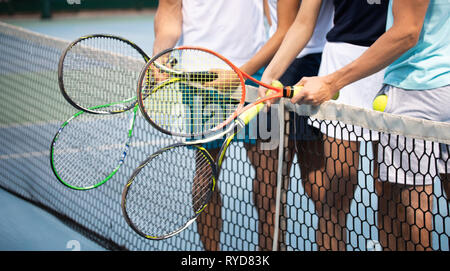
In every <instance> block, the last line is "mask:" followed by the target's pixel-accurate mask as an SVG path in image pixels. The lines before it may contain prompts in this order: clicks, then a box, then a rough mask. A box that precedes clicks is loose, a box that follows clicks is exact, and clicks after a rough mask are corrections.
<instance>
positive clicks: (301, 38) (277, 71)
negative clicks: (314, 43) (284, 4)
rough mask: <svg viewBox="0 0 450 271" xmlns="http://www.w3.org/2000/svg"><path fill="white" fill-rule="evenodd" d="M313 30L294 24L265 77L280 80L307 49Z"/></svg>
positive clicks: (268, 67) (303, 25)
mask: <svg viewBox="0 0 450 271" xmlns="http://www.w3.org/2000/svg"><path fill="white" fill-rule="evenodd" d="M313 29H314V28H311V27H308V26H307V25H305V24H293V25H292V27H291V28H290V29H289V31H288V32H287V34H286V36H285V37H284V39H283V42H282V44H281V45H280V48H279V49H278V51H277V52H276V54H275V55H274V57H273V58H272V61H271V62H270V64H269V65H268V66H267V68H266V70H265V72H264V75H265V76H267V77H271V78H275V79H278V78H280V77H281V76H282V75H283V73H284V72H285V71H286V70H287V68H288V67H289V65H290V64H291V63H292V61H294V60H295V58H296V57H297V56H298V54H299V53H300V52H301V51H302V50H303V49H304V48H305V47H306V45H307V44H308V41H309V39H310V38H311V36H312V32H313Z"/></svg>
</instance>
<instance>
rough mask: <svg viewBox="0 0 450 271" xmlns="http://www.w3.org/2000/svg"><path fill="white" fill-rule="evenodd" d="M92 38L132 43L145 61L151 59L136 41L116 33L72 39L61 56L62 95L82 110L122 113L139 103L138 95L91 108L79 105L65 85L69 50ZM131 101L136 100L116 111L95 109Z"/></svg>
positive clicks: (59, 64)
mask: <svg viewBox="0 0 450 271" xmlns="http://www.w3.org/2000/svg"><path fill="white" fill-rule="evenodd" d="M91 38H109V39H114V40H118V41H121V42H123V43H125V44H128V45H130V46H131V47H132V48H134V49H135V50H136V51H137V52H138V53H139V54H140V55H141V56H142V58H143V59H144V61H145V62H147V61H149V59H150V57H149V56H148V55H147V54H146V53H145V52H144V51H143V50H142V49H141V48H140V47H139V46H137V45H136V44H135V43H133V42H131V41H129V40H127V39H125V38H123V37H120V36H115V35H109V34H92V35H86V36H83V37H80V38H78V39H76V40H74V41H72V42H71V43H70V44H69V45H68V46H67V47H66V49H65V50H64V52H63V53H62V55H61V57H60V58H59V63H58V85H59V89H60V91H61V94H62V96H63V97H64V99H65V100H66V101H67V102H68V103H69V104H70V105H72V106H73V107H74V108H76V109H78V110H82V111H84V112H87V113H91V114H105V115H107V114H117V113H122V112H125V111H128V110H130V109H132V108H134V107H135V105H136V104H137V101H135V100H136V97H130V98H128V99H125V100H123V101H116V102H113V103H109V104H107V105H99V106H93V107H90V108H85V107H83V106H81V105H79V104H78V103H77V102H76V101H74V100H72V98H71V97H70V95H69V94H68V93H67V91H66V88H65V86H64V60H65V59H66V56H67V54H68V52H69V51H70V50H71V49H72V48H73V47H74V46H75V45H76V44H78V43H80V42H82V41H84V40H87V39H91ZM130 101H135V102H134V103H133V104H131V105H130V106H128V107H124V108H122V109H120V110H116V111H101V110H94V109H98V108H103V107H108V106H112V105H116V104H121V103H127V102H130Z"/></svg>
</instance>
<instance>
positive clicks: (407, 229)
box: [377, 182, 433, 250]
mask: <svg viewBox="0 0 450 271" xmlns="http://www.w3.org/2000/svg"><path fill="white" fill-rule="evenodd" d="M377 193H378V197H379V200H378V205H379V207H378V224H379V225H378V227H379V239H380V244H381V246H382V247H383V248H384V249H385V250H432V246H431V230H432V228H433V216H432V210H433V206H432V202H433V200H432V195H433V186H432V185H425V186H408V185H403V184H395V183H390V182H377Z"/></svg>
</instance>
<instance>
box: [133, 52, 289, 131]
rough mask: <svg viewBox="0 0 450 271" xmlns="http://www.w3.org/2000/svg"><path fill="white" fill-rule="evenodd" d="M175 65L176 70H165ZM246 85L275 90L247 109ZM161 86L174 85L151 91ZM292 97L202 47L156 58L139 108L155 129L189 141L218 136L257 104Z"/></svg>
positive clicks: (145, 76)
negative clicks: (189, 139)
mask: <svg viewBox="0 0 450 271" xmlns="http://www.w3.org/2000/svg"><path fill="white" fill-rule="evenodd" d="M171 62H176V63H177V65H176V66H172V65H170V64H167V63H171ZM245 79H249V80H251V81H253V82H255V83H257V84H259V85H261V86H264V87H266V88H267V89H270V90H272V92H271V94H270V95H268V96H266V97H264V98H262V99H259V100H257V101H256V102H253V103H251V104H248V105H246V104H245V101H246V96H247V95H248V94H247V87H246V86H245ZM162 81H165V82H168V81H172V82H173V83H172V84H166V86H165V87H164V88H160V89H159V90H158V91H153V90H151V89H152V87H149V85H150V86H151V85H152V84H153V85H155V83H154V82H162ZM149 89H150V92H149ZM292 96H293V91H292V88H290V87H284V88H283V87H276V86H271V85H267V84H264V83H263V82H260V81H258V80H256V79H254V78H253V77H251V76H249V75H248V74H246V73H245V72H243V71H241V70H240V69H239V68H238V67H236V66H235V65H233V64H232V63H231V62H230V61H229V60H227V59H226V58H224V57H223V56H221V55H219V54H217V53H215V52H213V51H210V50H208V49H204V48H198V47H177V48H172V49H168V50H165V51H163V52H161V53H159V54H157V55H156V56H154V57H153V58H152V59H151V60H150V61H149V62H148V63H147V64H146V65H145V67H144V69H143V70H142V71H141V74H140V77H139V81H138V90H137V98H138V102H139V108H140V110H141V112H142V114H143V116H144V117H145V119H146V120H147V121H148V122H149V123H150V124H151V125H152V126H154V127H155V128H156V129H158V130H159V131H161V132H163V133H166V134H169V135H174V136H181V137H190V138H202V137H207V136H211V135H212V134H215V133H220V131H221V130H222V129H224V128H226V127H227V126H229V125H231V124H232V122H233V120H234V119H236V117H237V116H239V115H240V114H241V113H243V112H245V111H246V110H249V109H250V108H253V107H254V106H255V105H256V104H259V103H263V102H265V101H267V100H270V99H273V98H280V97H292Z"/></svg>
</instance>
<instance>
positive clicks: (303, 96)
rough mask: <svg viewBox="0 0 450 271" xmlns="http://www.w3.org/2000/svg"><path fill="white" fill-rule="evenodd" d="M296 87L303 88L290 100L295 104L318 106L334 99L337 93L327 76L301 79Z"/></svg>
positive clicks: (337, 90)
mask: <svg viewBox="0 0 450 271" xmlns="http://www.w3.org/2000/svg"><path fill="white" fill-rule="evenodd" d="M297 85H301V86H303V89H302V91H301V92H300V93H298V94H297V95H295V96H294V97H292V99H291V102H292V103H297V104H311V105H320V104H322V103H324V102H326V101H328V100H331V99H333V98H336V97H337V95H338V92H339V89H337V88H336V87H335V86H334V84H333V83H332V81H331V80H330V79H329V78H328V77H327V76H315V77H303V78H302V79H301V80H300V81H299V82H298V84H297Z"/></svg>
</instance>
